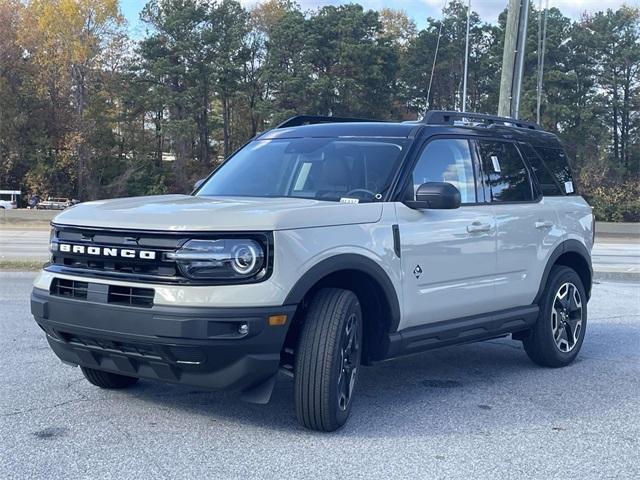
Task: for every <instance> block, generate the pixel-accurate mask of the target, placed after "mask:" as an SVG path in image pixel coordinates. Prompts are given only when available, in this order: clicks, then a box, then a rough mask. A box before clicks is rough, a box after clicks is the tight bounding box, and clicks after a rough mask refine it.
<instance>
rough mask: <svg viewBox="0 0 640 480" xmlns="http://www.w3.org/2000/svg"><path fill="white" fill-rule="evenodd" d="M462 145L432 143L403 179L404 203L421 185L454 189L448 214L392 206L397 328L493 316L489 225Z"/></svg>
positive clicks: (469, 151)
mask: <svg viewBox="0 0 640 480" xmlns="http://www.w3.org/2000/svg"><path fill="white" fill-rule="evenodd" d="M472 145H473V144H472V143H471V141H470V140H467V139H466V138H436V139H433V140H431V141H429V142H428V143H427V144H426V146H424V148H423V150H422V153H421V154H420V155H419V158H418V161H417V163H416V165H415V166H414V167H413V169H412V171H411V175H410V178H409V179H407V182H406V188H405V194H404V196H405V198H404V199H405V200H415V192H416V190H417V188H418V187H419V186H420V185H421V184H423V183H426V182H429V181H432V182H449V183H451V184H453V185H454V186H455V187H457V188H458V190H460V193H461V197H462V206H461V207H460V208H458V209H455V210H431V209H430V210H414V209H411V208H409V207H407V206H406V205H404V204H403V203H396V212H397V217H398V224H399V231H400V243H401V261H402V271H403V296H404V310H403V324H402V328H406V327H412V326H416V325H422V324H425V323H432V322H437V321H442V320H450V319H455V318H460V317H465V316H470V315H475V314H481V313H486V312H489V311H491V310H494V309H495V308H494V305H493V302H494V280H495V273H496V225H495V220H494V218H493V213H492V211H491V205H489V204H484V203H481V200H483V199H482V198H480V197H481V196H482V195H483V192H482V191H478V189H477V188H476V178H477V174H478V173H479V170H478V169H477V168H476V167H477V166H478V165H477V162H476V161H475V156H474V154H473V148H472Z"/></svg>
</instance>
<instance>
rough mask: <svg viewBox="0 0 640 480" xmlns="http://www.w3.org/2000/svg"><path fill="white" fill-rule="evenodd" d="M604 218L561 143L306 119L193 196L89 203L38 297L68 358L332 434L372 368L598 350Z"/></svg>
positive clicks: (534, 135) (451, 123)
mask: <svg viewBox="0 0 640 480" xmlns="http://www.w3.org/2000/svg"><path fill="white" fill-rule="evenodd" d="M592 245H593V215H592V212H591V208H590V207H589V205H588V204H587V203H586V202H585V201H584V200H583V199H582V198H581V197H580V196H579V195H577V194H576V192H575V191H574V186H573V183H572V179H571V172H570V170H569V167H568V165H567V159H566V156H565V153H564V151H563V149H562V147H561V145H560V143H559V142H558V139H557V138H556V137H555V136H554V135H552V134H550V133H546V132H544V131H542V130H541V129H540V127H539V126H537V125H535V124H529V123H524V122H519V121H515V120H512V119H506V118H499V117H492V116H488V115H475V114H460V113H455V112H430V113H429V114H427V116H426V117H425V118H424V119H423V120H422V121H420V122H409V123H383V122H371V121H368V122H366V121H357V120H356V119H347V118H333V117H294V118H293V119H291V120H289V121H287V122H285V123H284V124H282V125H281V126H279V127H278V128H275V129H273V130H271V131H268V132H266V133H264V134H261V135H259V136H257V137H256V138H255V139H253V140H252V141H251V142H249V143H248V144H247V145H245V146H244V147H243V148H242V149H240V150H239V151H238V152H236V153H235V154H234V155H233V156H232V157H230V158H229V159H228V160H227V161H225V162H224V163H223V164H222V165H221V166H220V167H219V168H218V169H217V170H216V171H215V172H213V173H212V174H211V176H210V177H209V178H207V179H206V180H204V181H203V182H201V183H200V185H198V187H197V188H196V190H195V192H194V193H193V194H191V195H166V196H158V197H143V198H124V199H117V200H106V201H95V202H88V203H84V204H81V205H78V206H75V207H73V208H70V209H68V210H66V211H65V212H63V213H61V214H59V215H58V216H57V217H56V218H55V220H54V222H53V230H52V236H51V261H50V262H49V263H48V264H47V265H45V267H44V269H43V271H42V272H41V273H40V275H39V276H38V277H37V279H36V281H35V285H34V290H33V294H32V299H31V309H32V313H33V315H34V316H35V319H36V321H37V322H38V324H39V325H40V326H41V327H42V329H43V330H44V331H45V332H46V337H47V340H48V341H49V344H50V345H51V348H52V349H53V350H54V351H55V353H56V354H57V355H58V357H60V359H62V360H63V361H64V362H66V363H69V364H71V365H79V366H80V367H81V368H82V371H83V372H84V375H85V376H86V378H87V379H88V380H89V381H90V382H91V383H93V384H95V385H97V386H99V387H103V388H121V387H126V386H129V385H132V384H134V383H135V382H136V381H137V380H138V378H150V379H159V380H164V381H169V382H178V383H184V384H189V385H195V386H199V387H206V388H214V389H221V388H224V389H236V390H239V391H241V392H242V395H243V397H244V398H245V399H247V400H249V401H254V402H267V401H268V400H269V397H270V394H271V390H272V388H273V385H274V382H275V379H276V375H277V373H278V371H279V370H283V371H285V372H287V373H289V374H291V375H292V376H293V378H294V399H295V408H296V415H297V417H298V419H299V421H300V422H301V423H302V424H303V425H304V426H306V427H308V428H312V429H317V430H326V431H330V430H335V429H336V428H338V427H340V426H341V425H342V424H344V422H345V421H346V419H347V417H348V415H349V412H350V410H351V407H352V404H353V401H352V399H353V394H354V389H355V387H356V384H357V379H358V373H359V371H360V369H361V365H370V364H372V363H374V362H376V361H379V360H383V359H387V358H390V357H395V356H399V355H404V354H408V353H414V352H418V351H422V350H428V349H432V348H436V347H441V346H445V345H453V344H457V343H465V342H471V341H478V340H485V339H489V338H495V337H500V336H506V335H511V337H512V338H513V339H515V340H520V341H522V342H523V343H524V347H525V351H526V352H527V354H528V355H529V357H530V358H531V359H532V360H533V361H534V362H536V363H537V364H539V365H543V366H548V367H560V366H563V365H567V364H568V363H570V362H571V361H573V360H574V359H575V357H576V355H577V354H578V351H579V350H580V347H581V345H582V341H583V339H584V334H585V328H586V322H587V301H588V300H589V295H590V290H591V283H592V269H591V259H590V251H591V248H592Z"/></svg>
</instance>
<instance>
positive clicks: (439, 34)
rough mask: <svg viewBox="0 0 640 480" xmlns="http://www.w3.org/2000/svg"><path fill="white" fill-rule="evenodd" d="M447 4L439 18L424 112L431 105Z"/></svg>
mask: <svg viewBox="0 0 640 480" xmlns="http://www.w3.org/2000/svg"><path fill="white" fill-rule="evenodd" d="M446 6H447V0H444V4H443V5H442V20H440V28H438V39H437V40H436V51H435V52H434V54H433V65H432V66H431V77H429V88H428V89H427V102H426V105H425V106H424V111H425V114H426V112H427V111H428V110H429V107H430V106H431V103H430V99H431V84H432V83H433V74H434V72H435V71H436V61H437V60H438V49H439V48H440V37H442V25H443V24H444V8H445V7H446Z"/></svg>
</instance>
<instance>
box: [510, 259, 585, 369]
mask: <svg viewBox="0 0 640 480" xmlns="http://www.w3.org/2000/svg"><path fill="white" fill-rule="evenodd" d="M572 287H574V288H575V290H572ZM563 292H566V293H565V296H564V297H563V298H560V296H562V294H563ZM574 292H577V294H575V293H574ZM576 295H577V296H576ZM572 299H573V301H572ZM578 300H579V302H578ZM578 304H579V305H578ZM539 306H540V312H539V314H538V320H537V322H536V324H535V325H534V327H533V328H532V330H531V333H530V334H529V335H528V336H527V337H526V338H525V339H524V340H523V344H524V349H525V351H526V352H527V355H528V356H529V358H530V359H531V360H532V361H533V362H534V363H536V364H538V365H540V366H543V367H551V368H558V367H564V366H566V365H569V364H570V363H571V362H573V361H574V360H575V358H576V357H577V356H578V353H579V352H580V348H581V347H582V342H583V341H584V335H585V332H586V327H587V294H586V291H585V288H584V285H583V284H582V280H581V279H580V276H579V275H578V274H577V273H576V271H575V270H573V269H572V268H569V267H565V266H561V265H558V266H554V267H553V268H552V269H551V272H549V278H548V279H547V285H546V287H545V289H544V291H543V293H542V298H541V299H540V303H539ZM578 306H579V311H578V310H574V309H576V307H578ZM578 317H579V318H578Z"/></svg>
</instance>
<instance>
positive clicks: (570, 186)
mask: <svg viewBox="0 0 640 480" xmlns="http://www.w3.org/2000/svg"><path fill="white" fill-rule="evenodd" d="M564 191H565V192H566V193H573V182H572V181H571V180H569V181H568V182H564Z"/></svg>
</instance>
